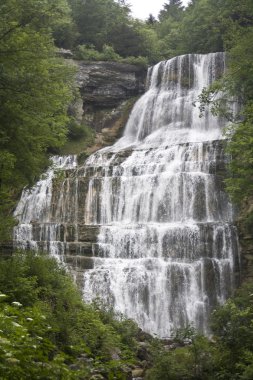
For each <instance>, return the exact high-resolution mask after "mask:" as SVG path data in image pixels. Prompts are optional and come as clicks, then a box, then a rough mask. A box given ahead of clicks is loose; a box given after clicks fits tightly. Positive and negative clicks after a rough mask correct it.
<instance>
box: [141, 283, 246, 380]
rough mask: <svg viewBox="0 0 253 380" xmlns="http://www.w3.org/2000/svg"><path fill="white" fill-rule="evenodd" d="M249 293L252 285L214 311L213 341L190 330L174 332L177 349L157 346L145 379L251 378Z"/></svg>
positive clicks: (212, 324) (204, 379)
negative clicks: (165, 348) (152, 364)
mask: <svg viewBox="0 0 253 380" xmlns="http://www.w3.org/2000/svg"><path fill="white" fill-rule="evenodd" d="M252 291H253V284H252V283H250V284H247V285H244V286H243V287H242V288H241V289H239V290H238V291H237V293H236V295H235V297H234V298H232V299H230V300H228V301H227V303H226V304H225V305H224V306H221V307H219V309H217V310H215V311H214V312H213V314H212V321H211V327H212V330H213V336H212V339H208V338H206V337H204V336H201V335H199V334H198V333H197V332H196V331H194V329H192V328H190V327H189V328H186V329H184V330H181V331H178V332H177V335H176V338H175V341H174V344H175V343H177V345H178V347H177V348H174V349H171V350H169V351H165V350H164V348H163V347H162V346H161V345H160V346H157V345H156V347H155V349H154V353H153V354H154V358H153V361H154V366H153V367H152V368H151V369H150V370H149V371H148V373H147V376H146V378H147V380H151V379H152V380H185V379H187V380H189V379H194V380H209V379H210V380H215V379H217V380H218V379H222V380H237V379H244V380H246V379H247V380H250V379H252V375H253V337H252V317H253V300H252V295H253V294H252Z"/></svg>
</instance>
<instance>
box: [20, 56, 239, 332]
mask: <svg viewBox="0 0 253 380" xmlns="http://www.w3.org/2000/svg"><path fill="white" fill-rule="evenodd" d="M224 60H225V57H224V54H223V53H214V54H208V55H195V54H191V55H184V56H180V57H175V58H173V59H171V60H169V61H166V62H161V63H159V64H157V65H156V66H154V67H153V68H151V69H150V70H149V72H148V78H147V82H148V86H147V87H148V89H147V92H146V93H145V94H144V95H143V96H142V97H141V98H140V99H139V101H138V102H137V103H136V105H135V107H134V109H133V111H132V113H131V115H130V118H129V121H128V123H127V125H126V128H125V133H124V136H123V137H122V138H121V139H120V140H119V141H118V142H117V143H116V144H115V145H114V146H112V147H110V148H105V149H102V150H100V151H98V152H97V153H95V154H93V155H92V156H90V157H89V159H88V160H87V161H86V163H85V165H84V166H83V167H79V168H77V170H76V172H75V175H74V178H70V179H66V180H65V182H64V183H63V186H62V192H61V196H60V197H59V198H58V200H57V202H56V201H54V202H53V203H54V205H53V207H52V206H51V211H50V217H48V216H47V220H43V218H42V219H40V220H39V223H42V226H41V225H40V227H39V230H40V231H42V232H43V231H44V230H45V225H46V227H47V228H48V231H49V232H50V233H48V234H47V236H46V238H45V236H43V237H41V235H40V237H37V239H38V240H47V241H48V240H54V241H55V240H61V239H60V238H59V237H57V236H55V234H53V235H52V233H51V232H52V227H51V225H52V222H54V223H58V224H54V223H53V225H54V228H55V226H58V229H59V228H60V227H59V226H61V227H62V226H63V227H62V228H63V229H64V233H63V235H64V237H63V238H62V240H63V241H64V242H65V243H64V245H61V246H60V247H61V251H60V253H62V250H65V253H69V252H70V251H71V249H72V248H73V246H74V245H75V246H76V247H77V248H76V252H77V253H78V255H85V254H86V253H85V252H86V251H85V249H86V246H85V247H84V246H83V245H82V243H81V242H82V241H85V240H84V237H83V236H82V234H83V232H82V231H83V225H86V226H89V228H91V226H93V228H95V226H99V235H98V242H97V244H93V245H92V256H93V265H92V266H89V267H87V268H88V270H85V271H84V287H83V294H84V299H85V300H88V301H90V300H92V299H93V298H95V297H97V296H98V297H101V298H102V299H104V300H105V301H106V302H109V303H111V304H112V305H113V306H114V307H115V309H116V310H117V311H119V312H121V313H123V314H125V315H127V316H128V317H130V318H133V319H135V320H136V321H137V323H138V324H139V325H140V327H142V328H143V329H144V330H146V331H148V332H151V333H155V334H157V335H159V336H160V337H167V336H170V335H171V334H172V330H173V329H176V328H179V327H183V326H186V325H187V324H189V323H191V324H193V325H194V326H195V327H197V328H198V329H199V330H200V331H202V332H204V333H208V315H209V313H210V311H211V310H212V309H213V307H214V306H215V305H216V304H217V303H222V302H224V300H225V299H226V298H227V297H228V296H229V295H230V294H231V291H232V289H233V287H234V281H235V278H234V277H235V271H236V267H237V266H238V244H237V234H236V229H235V227H234V226H233V223H232V222H233V214H232V206H231V204H230V203H229V200H228V198H227V195H226V194H225V192H224V190H223V186H222V176H224V167H225V162H226V160H227V158H226V157H225V155H224V151H223V141H222V129H223V127H224V125H225V121H224V120H222V119H220V118H215V117H213V116H212V115H211V113H210V112H209V111H208V110H206V111H205V114H204V116H203V117H202V118H199V111H198V109H197V108H196V107H195V108H194V107H193V105H192V103H193V102H194V101H196V99H197V97H198V95H199V94H200V93H201V90H202V89H203V87H207V86H208V85H209V84H211V83H212V81H213V80H215V79H217V78H218V77H219V76H220V75H221V74H222V73H223V72H224V67H225V63H224ZM84 188H85V189H86V190H85V191H86V195H85V197H81V196H80V194H83V189H84ZM29 207H31V206H28V208H29ZM52 208H53V211H52ZM21 214H22V213H21ZM29 219H30V216H29ZM20 220H21V221H22V218H21V219H20ZM49 221H51V224H50V223H49ZM43 222H46V224H45V225H43ZM64 223H65V224H71V228H72V230H73V231H74V232H73V234H72V235H73V236H72V238H71V239H69V240H68V237H66V236H67V235H68V234H66V230H67V227H65V224H64ZM19 228H21V227H19ZM37 235H38V234H37ZM44 235H45V233H44ZM51 235H52V236H51ZM86 235H87V234H86ZM29 239H30V240H32V238H31V237H30V238H29V237H28V238H27V237H26V238H25V239H24V238H23V240H29ZM17 240H18V239H17ZM35 240H36V239H35ZM68 241H72V242H74V243H68ZM48 244H49V243H48ZM71 244H72V245H71ZM73 244H74V245H73ZM51 245H52V246H53V247H54V252H55V247H58V245H57V244H52V242H51ZM48 249H49V250H50V249H51V246H50V244H49V245H48ZM70 253H71V252H70Z"/></svg>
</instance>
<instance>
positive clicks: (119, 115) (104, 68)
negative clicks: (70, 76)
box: [74, 61, 146, 153]
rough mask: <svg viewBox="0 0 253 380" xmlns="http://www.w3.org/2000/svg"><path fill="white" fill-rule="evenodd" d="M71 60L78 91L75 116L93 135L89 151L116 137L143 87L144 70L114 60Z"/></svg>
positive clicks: (109, 142) (110, 142) (108, 143)
mask: <svg viewBox="0 0 253 380" xmlns="http://www.w3.org/2000/svg"><path fill="white" fill-rule="evenodd" d="M74 63H75V64H76V65H77V66H78V72H77V85H78V88H79V90H80V94H81V101H80V104H79V105H78V107H77V108H78V109H79V112H78V114H79V119H81V120H80V121H81V122H82V124H85V125H87V126H89V127H91V128H92V129H93V130H95V132H96V135H97V136H96V141H95V146H94V147H93V148H92V149H91V150H90V151H89V153H91V152H92V151H94V150H97V149H99V148H101V147H102V146H105V145H111V144H113V143H114V142H115V140H116V139H117V138H119V137H120V135H121V133H122V130H123V127H124V126H125V124H126V121H127V119H128V116H129V113H130V111H131V108H132V106H133V103H134V102H135V100H136V98H137V97H138V96H140V95H141V94H142V93H144V91H145V78H146V70H145V69H144V68H142V67H139V66H135V65H130V64H125V63H118V62H84V61H75V62H74ZM80 116H81V117H80Z"/></svg>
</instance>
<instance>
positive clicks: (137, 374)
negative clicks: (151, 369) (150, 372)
mask: <svg viewBox="0 0 253 380" xmlns="http://www.w3.org/2000/svg"><path fill="white" fill-rule="evenodd" d="M132 377H133V379H138V378H141V379H143V377H144V369H143V368H134V369H133V370H132Z"/></svg>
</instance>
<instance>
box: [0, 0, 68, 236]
mask: <svg viewBox="0 0 253 380" xmlns="http://www.w3.org/2000/svg"><path fill="white" fill-rule="evenodd" d="M68 17H69V7H68V5H67V3H66V2H65V1H64V0H59V1H54V2H53V3H52V2H51V1H50V0H43V1H38V0H36V1H34V0H21V1H19V0H3V1H2V2H1V4H0V83H1V85H0V103H1V107H0V137H1V139H0V168H1V170H0V173H1V174H0V199H1V201H0V202H1V203H0V213H2V215H1V218H0V219H1V220H4V224H5V226H6V224H7V220H8V218H7V217H8V213H9V211H10V208H9V206H10V203H11V200H12V199H13V198H15V196H16V194H17V193H19V192H20V190H21V189H22V187H23V186H25V185H27V184H32V183H33V182H34V180H35V178H38V175H39V174H40V173H41V171H42V169H43V168H45V165H46V163H47V152H48V150H49V149H50V148H55V147H58V146H60V145H62V144H63V143H64V141H65V136H66V133H67V130H66V124H67V122H68V116H67V109H68V105H69V103H70V101H71V99H72V96H73V69H71V68H70V67H68V66H66V65H65V64H64V62H63V61H62V60H61V59H59V58H58V57H57V56H56V54H55V46H54V42H53V38H52V31H53V29H54V28H55V27H56V26H57V25H60V24H61V22H66V20H67V19H68ZM6 218H7V219H6ZM0 235H1V233H0Z"/></svg>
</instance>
